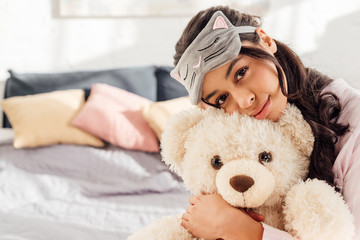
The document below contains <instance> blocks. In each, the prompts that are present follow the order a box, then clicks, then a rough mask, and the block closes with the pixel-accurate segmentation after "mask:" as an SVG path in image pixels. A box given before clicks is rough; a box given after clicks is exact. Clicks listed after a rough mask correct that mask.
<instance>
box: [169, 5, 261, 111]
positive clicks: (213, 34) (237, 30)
mask: <svg viewBox="0 0 360 240" xmlns="http://www.w3.org/2000/svg"><path fill="white" fill-rule="evenodd" d="M255 30H256V27H253V26H239V27H235V26H233V25H232V24H231V22H230V21H229V20H228V19H227V18H226V16H225V15H224V14H223V13H222V12H221V11H217V12H215V13H214V14H213V16H212V17H211V19H210V20H209V22H208V23H207V24H206V26H205V27H204V29H203V30H202V31H201V32H200V33H199V34H198V36H197V37H196V38H195V39H194V41H193V42H192V43H191V44H190V45H189V46H188V48H187V49H186V50H185V52H184V53H183V55H182V56H181V58H180V60H179V62H178V64H177V65H176V67H175V68H174V69H173V70H172V71H171V73H170V74H171V76H172V77H173V78H175V79H176V80H178V81H179V82H180V83H181V84H183V85H184V86H185V88H186V89H187V91H188V92H189V96H190V101H191V103H192V104H194V105H197V104H198V103H199V102H200V100H201V92H202V84H203V80H204V76H205V74H206V73H208V72H209V71H211V70H214V69H216V68H218V67H221V66H222V65H224V64H226V63H228V62H230V61H231V60H233V59H234V58H236V57H237V56H238V55H239V52H240V49H241V39H240V36H239V34H241V33H254V32H255Z"/></svg>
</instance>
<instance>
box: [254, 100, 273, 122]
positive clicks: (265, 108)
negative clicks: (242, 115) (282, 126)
mask: <svg viewBox="0 0 360 240" xmlns="http://www.w3.org/2000/svg"><path fill="white" fill-rule="evenodd" d="M258 108H260V110H258V109H256V110H257V111H258V112H257V113H256V112H255V114H254V115H253V116H254V117H255V118H256V119H258V120H261V119H265V118H266V117H267V116H268V115H269V113H270V108H271V98H270V96H269V97H268V99H267V100H266V101H265V103H263V104H261V105H259V107H258Z"/></svg>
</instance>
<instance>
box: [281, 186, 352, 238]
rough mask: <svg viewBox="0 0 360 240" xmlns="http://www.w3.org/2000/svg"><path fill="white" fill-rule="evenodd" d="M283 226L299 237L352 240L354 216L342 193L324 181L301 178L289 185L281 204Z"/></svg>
mask: <svg viewBox="0 0 360 240" xmlns="http://www.w3.org/2000/svg"><path fill="white" fill-rule="evenodd" d="M284 215H285V229H286V230H287V231H288V232H289V233H291V234H292V235H293V236H296V237H298V238H299V239H301V240H310V239H317V240H323V239H324V240H325V239H326V240H338V239H342V240H348V239H349V240H351V239H352V237H353V235H354V229H355V228H354V223H353V217H352V215H351V213H350V210H349V208H348V206H347V205H346V203H345V201H344V200H343V198H342V196H341V195H340V194H339V193H337V192H336V191H335V190H334V188H332V187H331V186H330V185H328V184H327V183H326V182H324V181H320V180H317V179H312V180H307V181H306V182H301V183H299V184H297V185H295V186H294V187H292V188H291V189H290V191H289V192H288V194H287V196H286V198H285V206H284Z"/></svg>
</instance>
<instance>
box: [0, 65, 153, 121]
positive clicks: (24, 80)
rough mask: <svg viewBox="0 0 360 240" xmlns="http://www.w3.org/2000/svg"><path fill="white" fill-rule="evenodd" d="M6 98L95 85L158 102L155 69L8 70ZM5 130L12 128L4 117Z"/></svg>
mask: <svg viewBox="0 0 360 240" xmlns="http://www.w3.org/2000/svg"><path fill="white" fill-rule="evenodd" d="M9 73H10V77H9V78H8V79H7V81H6V85H5V93H4V98H9V97H13V96H25V95H31V94H37V93H44V92H51V91H55V90H66V89H90V88H91V85H92V84H94V83H106V84H109V85H112V86H115V87H119V88H122V89H124V90H126V91H129V92H133V93H135V94H137V95H140V96H142V97H145V98H147V99H150V100H152V101H156V100H157V95H156V93H157V91H156V88H157V81H156V76H155V66H142V67H128V68H119V69H110V70H101V71H81V72H80V71H79V72H66V73H24V74H21V73H17V72H15V71H13V70H9ZM3 127H11V125H10V123H9V121H8V120H7V118H6V116H4V120H3Z"/></svg>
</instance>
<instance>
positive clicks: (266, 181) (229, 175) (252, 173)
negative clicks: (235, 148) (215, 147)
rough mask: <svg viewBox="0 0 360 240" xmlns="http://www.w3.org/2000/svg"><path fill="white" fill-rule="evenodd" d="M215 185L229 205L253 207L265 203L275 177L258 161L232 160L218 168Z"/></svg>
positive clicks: (273, 184) (273, 185)
mask: <svg viewBox="0 0 360 240" xmlns="http://www.w3.org/2000/svg"><path fill="white" fill-rule="evenodd" d="M216 186H217V189H218V192H219V193H220V194H221V196H222V197H223V198H224V199H225V200H226V201H227V202H228V203H230V204H231V205H233V206H235V207H243V208H244V207H247V208H255V207H259V206H261V205H264V204H265V205H266V200H267V199H268V198H269V197H270V195H271V194H272V193H273V191H274V188H275V177H274V175H273V174H272V173H271V172H270V171H269V169H267V168H266V167H265V166H264V165H262V164H260V163H259V162H258V161H252V160H244V159H241V160H233V161H230V162H228V163H226V164H224V165H223V166H222V167H221V169H219V171H218V173H217V175H216Z"/></svg>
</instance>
